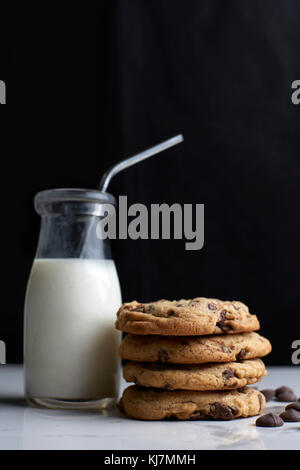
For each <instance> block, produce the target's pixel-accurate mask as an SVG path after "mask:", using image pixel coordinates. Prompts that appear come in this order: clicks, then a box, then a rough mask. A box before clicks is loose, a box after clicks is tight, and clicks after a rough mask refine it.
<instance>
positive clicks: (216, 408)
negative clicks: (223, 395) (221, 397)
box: [211, 402, 237, 420]
mask: <svg viewBox="0 0 300 470" xmlns="http://www.w3.org/2000/svg"><path fill="white" fill-rule="evenodd" d="M211 414H212V417H213V418H215V419H222V420H229V419H233V417H234V416H235V415H236V414H237V410H236V409H235V408H233V407H231V406H228V405H224V404H223V403H220V402H216V403H214V404H213V405H212V406H211Z"/></svg>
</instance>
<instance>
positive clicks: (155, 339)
mask: <svg viewBox="0 0 300 470" xmlns="http://www.w3.org/2000/svg"><path fill="white" fill-rule="evenodd" d="M116 328H118V329H120V330H121V331H124V332H126V333H129V335H127V336H126V338H125V339H124V340H123V342H122V344H121V346H120V349H119V353H120V356H121V357H122V358H123V359H128V360H129V361H130V362H128V363H127V364H126V366H125V367H124V377H125V379H126V380H127V381H128V382H135V383H136V384H137V385H139V386H142V387H129V389H127V390H126V391H125V392H124V395H123V398H122V406H123V408H124V409H125V411H126V412H127V414H128V415H130V416H133V417H136V418H141V419H162V418H164V417H167V416H172V415H175V416H177V417H178V418H181V419H188V418H194V419H195V417H197V418H198V419H201V418H215V419H218V418H219V419H231V418H235V417H239V416H245V417H246V416H253V415H255V414H258V413H259V412H260V411H262V409H263V408H264V405H265V400H264V397H263V396H262V395H261V394H260V392H258V391H256V390H253V389H248V388H247V387H246V389H245V388H244V389H241V388H243V387H245V386H246V385H249V384H252V383H255V382H257V381H259V380H260V379H261V378H262V377H263V376H264V375H266V373H267V372H266V369H265V366H264V364H263V362H262V361H261V360H260V359H258V358H259V357H262V356H265V355H266V354H268V353H269V352H270V351H271V344H270V342H269V341H268V340H267V339H265V338H263V337H262V336H260V335H259V334H257V333H254V331H255V330H258V329H259V321H258V319H257V317H256V316H255V315H252V314H250V313H249V310H248V307H247V306H246V305H245V304H243V303H242V302H236V301H233V302H230V301H221V300H218V299H207V298H204V297H198V298H196V299H192V300H179V301H167V300H160V301H158V302H152V303H147V304H141V303H138V302H130V303H125V304H123V305H122V307H121V308H120V310H119V312H118V319H117V321H116ZM158 389H160V394H159V395H157V393H155V391H156V392H157V391H158ZM161 389H162V390H161ZM163 390H168V391H169V392H163ZM170 390H171V391H170ZM183 391H185V392H183ZM187 391H189V392H190V393H191V391H193V393H194V395H193V399H192V398H191V397H190V398H189V400H192V401H193V402H195V403H196V405H195V406H196V409H193V411H192V413H191V414H190V415H189V413H185V412H183V409H185V408H186V403H187V402H186V400H187V397H186V396H185V394H186V393H187ZM212 392H214V393H212ZM149 402H151V406H150V408H149ZM138 403H139V406H137V404H138ZM230 404H231V405H232V406H230ZM175 405H176V406H175ZM174 406H175V408H174ZM224 407H225V408H224ZM154 409H156V414H155V413H154V411H153V410H154ZM146 410H148V411H146ZM158 410H160V412H158ZM216 410H217V411H216ZM224 410H225V411H224ZM232 410H234V412H233V411H232ZM183 416H184V418H183ZM224 416H226V418H225V417H224Z"/></svg>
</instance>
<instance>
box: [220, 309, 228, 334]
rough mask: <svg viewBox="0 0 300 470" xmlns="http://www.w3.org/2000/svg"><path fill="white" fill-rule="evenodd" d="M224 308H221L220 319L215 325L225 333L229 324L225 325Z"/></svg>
mask: <svg viewBox="0 0 300 470" xmlns="http://www.w3.org/2000/svg"><path fill="white" fill-rule="evenodd" d="M226 314H227V312H226V310H222V312H221V313H220V319H219V321H218V323H217V326H218V327H219V328H220V330H222V331H223V333H227V331H229V330H230V329H231V328H230V326H229V325H226V323H225V320H226Z"/></svg>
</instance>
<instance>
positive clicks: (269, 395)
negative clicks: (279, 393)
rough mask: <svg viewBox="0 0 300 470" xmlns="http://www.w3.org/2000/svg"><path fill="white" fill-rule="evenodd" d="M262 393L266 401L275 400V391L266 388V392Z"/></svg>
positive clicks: (262, 391)
mask: <svg viewBox="0 0 300 470" xmlns="http://www.w3.org/2000/svg"><path fill="white" fill-rule="evenodd" d="M261 393H262V394H263V395H264V396H265V399H266V401H270V400H272V399H273V398H275V390H272V389H270V388H266V389H265V390H261Z"/></svg>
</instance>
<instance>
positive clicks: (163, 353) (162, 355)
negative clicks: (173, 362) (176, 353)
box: [157, 349, 169, 362]
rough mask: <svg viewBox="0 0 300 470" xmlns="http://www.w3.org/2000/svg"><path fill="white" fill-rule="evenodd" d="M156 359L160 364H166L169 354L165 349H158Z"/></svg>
mask: <svg viewBox="0 0 300 470" xmlns="http://www.w3.org/2000/svg"><path fill="white" fill-rule="evenodd" d="M157 359H158V360H159V361H160V362H168V360H169V354H168V352H167V351H166V350H165V349H160V350H159V351H158V353H157Z"/></svg>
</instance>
